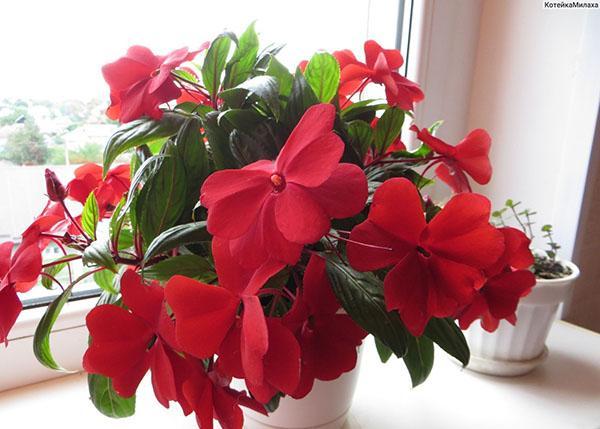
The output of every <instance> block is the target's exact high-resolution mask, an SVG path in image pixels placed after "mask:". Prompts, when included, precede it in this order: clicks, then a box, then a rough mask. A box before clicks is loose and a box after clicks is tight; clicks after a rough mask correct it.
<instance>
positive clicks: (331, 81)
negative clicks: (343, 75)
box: [304, 52, 340, 103]
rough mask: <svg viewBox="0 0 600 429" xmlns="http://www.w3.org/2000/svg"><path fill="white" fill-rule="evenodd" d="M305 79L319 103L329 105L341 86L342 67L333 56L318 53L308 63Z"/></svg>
mask: <svg viewBox="0 0 600 429" xmlns="http://www.w3.org/2000/svg"><path fill="white" fill-rule="evenodd" d="M304 77H305V78H306V81H307V82H308V84H309V85H310V86H311V88H312V89H313V91H314V93H315V95H316V96H317V98H318V99H319V101H320V102H321V103H329V102H330V101H331V100H332V99H333V97H335V95H336V94H337V90H338V86H339V84H340V65H339V64H338V62H337V60H336V59H335V57H334V56H333V55H331V54H328V53H327V52H318V53H316V54H314V55H313V56H312V58H311V59H310V61H309V62H308V65H307V66H306V70H305V71H304Z"/></svg>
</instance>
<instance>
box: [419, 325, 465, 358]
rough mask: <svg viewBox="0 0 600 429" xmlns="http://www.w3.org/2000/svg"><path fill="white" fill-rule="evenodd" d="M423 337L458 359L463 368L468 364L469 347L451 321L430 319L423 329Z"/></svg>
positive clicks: (461, 333)
mask: <svg viewBox="0 0 600 429" xmlns="http://www.w3.org/2000/svg"><path fill="white" fill-rule="evenodd" d="M425 336H426V337H427V338H429V339H430V340H432V341H433V342H434V343H436V344H437V345H438V346H440V347H441V348H442V349H443V350H444V351H445V352H446V353H448V354H449V355H451V356H454V357H455V358H456V359H458V360H459V361H460V362H461V363H462V364H463V366H467V365H468V364H469V358H470V351H469V345H468V344H467V340H466V339H465V336H464V334H463V332H462V331H461V330H460V328H459V327H458V326H456V323H454V321H453V320H452V319H449V318H448V319H436V318H434V319H431V320H430V321H429V323H428V324H427V327H426V328H425Z"/></svg>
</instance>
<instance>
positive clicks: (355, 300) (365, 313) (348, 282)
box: [327, 256, 408, 357]
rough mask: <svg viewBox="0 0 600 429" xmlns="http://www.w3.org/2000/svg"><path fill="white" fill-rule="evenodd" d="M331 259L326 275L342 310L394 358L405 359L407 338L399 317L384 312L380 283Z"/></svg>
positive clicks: (329, 258) (374, 277)
mask: <svg viewBox="0 0 600 429" xmlns="http://www.w3.org/2000/svg"><path fill="white" fill-rule="evenodd" d="M334 258H336V256H331V257H328V260H327V274H328V276H329V279H330V280H331V285H332V288H333V291H334V293H335V295H336V296H337V298H338V299H339V301H340V303H341V304H342V307H343V308H344V310H346V312H347V313H348V314H349V315H350V317H351V318H352V319H353V320H354V321H355V322H356V323H358V324H359V325H360V326H361V327H362V328H363V329H364V330H366V331H367V332H369V333H370V334H373V336H374V337H375V338H377V339H378V340H379V341H381V342H382V343H383V344H385V345H386V346H387V347H389V348H390V349H391V350H392V351H393V352H394V354H395V355H396V356H398V357H402V356H404V354H405V353H406V341H407V336H408V334H407V332H406V328H405V327H404V325H403V324H402V321H401V320H400V317H399V316H398V313H396V312H388V311H387V310H386V308H385V303H384V300H383V285H382V283H381V280H379V279H378V278H377V277H376V276H375V275H374V274H373V273H359V272H358V271H355V270H353V269H352V268H350V267H349V266H346V265H344V264H342V263H341V262H339V261H336V260H335V259H334Z"/></svg>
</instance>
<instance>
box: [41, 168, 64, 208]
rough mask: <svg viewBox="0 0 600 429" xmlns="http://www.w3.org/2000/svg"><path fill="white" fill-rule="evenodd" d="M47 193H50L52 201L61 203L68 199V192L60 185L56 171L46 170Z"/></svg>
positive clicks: (49, 196)
mask: <svg viewBox="0 0 600 429" xmlns="http://www.w3.org/2000/svg"><path fill="white" fill-rule="evenodd" d="M45 176H46V192H47V193H48V198H50V201H54V202H59V201H63V200H64V199H65V198H66V197H67V190H66V189H65V187H64V186H63V184H62V183H60V180H58V177H56V173H54V171H52V170H50V169H48V168H46V173H45Z"/></svg>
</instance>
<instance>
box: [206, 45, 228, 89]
mask: <svg viewBox="0 0 600 429" xmlns="http://www.w3.org/2000/svg"><path fill="white" fill-rule="evenodd" d="M230 46H231V38H230V37H228V36H227V35H221V36H219V37H217V38H216V39H215V40H213V42H212V43H211V45H210V48H208V52H207V53H206V58H205V59H204V64H202V70H201V72H202V81H203V82H204V86H205V87H206V89H208V92H209V93H210V95H211V96H212V97H213V98H215V97H216V96H217V93H218V92H219V87H220V86H221V75H222V74H223V70H225V64H226V63H227V56H228V55H229V48H230Z"/></svg>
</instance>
